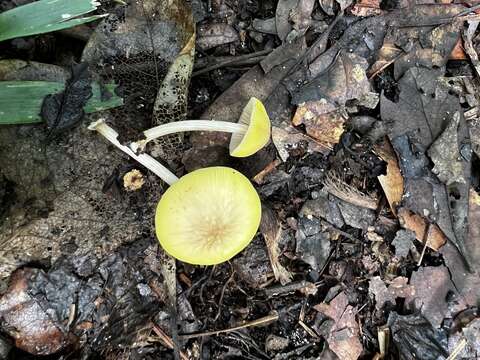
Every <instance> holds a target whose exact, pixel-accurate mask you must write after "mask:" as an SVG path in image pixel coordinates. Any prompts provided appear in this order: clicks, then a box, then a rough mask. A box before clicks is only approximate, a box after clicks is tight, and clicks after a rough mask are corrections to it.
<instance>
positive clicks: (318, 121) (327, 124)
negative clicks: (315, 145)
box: [292, 99, 345, 150]
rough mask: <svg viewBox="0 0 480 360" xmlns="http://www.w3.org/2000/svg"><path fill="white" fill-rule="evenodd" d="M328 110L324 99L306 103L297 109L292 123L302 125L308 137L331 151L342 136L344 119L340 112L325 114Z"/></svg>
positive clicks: (328, 107)
mask: <svg viewBox="0 0 480 360" xmlns="http://www.w3.org/2000/svg"><path fill="white" fill-rule="evenodd" d="M326 108H327V109H326ZM328 110H330V106H328V103H327V101H326V100H325V99H322V100H319V101H308V102H306V103H303V104H300V105H299V106H298V107H297V111H296V112H295V115H294V117H293V119H292V123H293V125H295V126H298V125H300V124H304V125H305V128H306V131H307V134H308V135H310V136H311V137H313V138H314V139H316V140H318V142H319V143H321V144H322V145H325V146H326V147H327V148H330V150H333V147H334V145H335V144H337V143H338V141H339V140H340V137H341V136H342V134H343V131H344V129H343V124H344V123H345V117H344V116H343V114H342V113H341V112H340V111H332V112H325V111H328Z"/></svg>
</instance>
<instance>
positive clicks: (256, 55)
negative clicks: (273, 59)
mask: <svg viewBox="0 0 480 360" xmlns="http://www.w3.org/2000/svg"><path fill="white" fill-rule="evenodd" d="M272 50H273V49H265V50H261V51H257V52H253V53H250V54H245V55H240V56H235V57H234V58H229V59H226V60H223V61H220V62H218V63H216V64H213V65H210V66H206V67H204V68H202V69H200V70H197V71H194V72H193V74H192V77H194V76H198V75H201V74H204V73H207V72H209V71H212V70H216V69H220V68H222V67H225V66H229V65H243V64H244V62H245V61H246V62H247V65H250V64H251V62H249V61H247V60H252V59H255V62H260V61H261V60H263V59H264V58H265V55H267V54H269V53H271V52H272Z"/></svg>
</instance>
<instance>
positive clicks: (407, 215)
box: [397, 208, 447, 251]
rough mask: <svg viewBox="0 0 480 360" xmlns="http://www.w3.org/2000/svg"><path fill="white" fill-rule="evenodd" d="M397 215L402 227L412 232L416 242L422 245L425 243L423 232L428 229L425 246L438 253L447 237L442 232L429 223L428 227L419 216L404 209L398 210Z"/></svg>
mask: <svg viewBox="0 0 480 360" xmlns="http://www.w3.org/2000/svg"><path fill="white" fill-rule="evenodd" d="M397 215H398V218H399V219H400V221H401V222H402V226H403V227H404V228H405V229H408V230H411V231H413V232H414V233H415V237H416V238H417V240H418V241H420V242H421V243H422V244H423V243H424V241H425V232H426V231H427V228H428V236H427V246H428V247H429V248H431V249H433V250H435V251H438V250H439V249H440V248H441V247H442V246H443V245H444V244H445V243H446V242H447V237H446V236H445V234H444V233H443V232H442V230H440V228H439V227H438V226H437V225H436V224H433V223H431V224H430V225H429V224H428V222H427V221H426V220H425V219H424V218H423V217H421V216H420V215H417V214H415V213H413V212H411V211H409V210H407V209H405V208H400V209H398V214H397Z"/></svg>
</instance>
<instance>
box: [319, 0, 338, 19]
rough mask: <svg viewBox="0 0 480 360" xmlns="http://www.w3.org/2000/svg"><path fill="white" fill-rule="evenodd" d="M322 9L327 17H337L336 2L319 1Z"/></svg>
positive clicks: (330, 0) (331, 0)
mask: <svg viewBox="0 0 480 360" xmlns="http://www.w3.org/2000/svg"><path fill="white" fill-rule="evenodd" d="M318 2H319V4H320V7H321V8H322V10H323V11H325V13H327V15H330V16H333V15H335V11H334V6H335V0H318Z"/></svg>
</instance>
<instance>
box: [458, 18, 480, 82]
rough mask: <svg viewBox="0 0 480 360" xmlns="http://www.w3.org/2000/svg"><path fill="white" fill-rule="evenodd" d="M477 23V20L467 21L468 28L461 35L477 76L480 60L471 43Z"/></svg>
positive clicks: (479, 74) (479, 72)
mask: <svg viewBox="0 0 480 360" xmlns="http://www.w3.org/2000/svg"><path fill="white" fill-rule="evenodd" d="M478 24H479V21H474V20H472V21H468V28H467V29H465V30H464V31H463V33H462V36H463V41H464V46H465V52H466V53H467V55H468V57H469V58H470V61H471V62H472V65H473V67H474V69H475V71H476V73H477V76H480V61H479V60H478V53H477V51H476V50H475V47H474V46H473V44H472V38H473V36H474V34H475V32H476V30H477V27H478Z"/></svg>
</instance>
